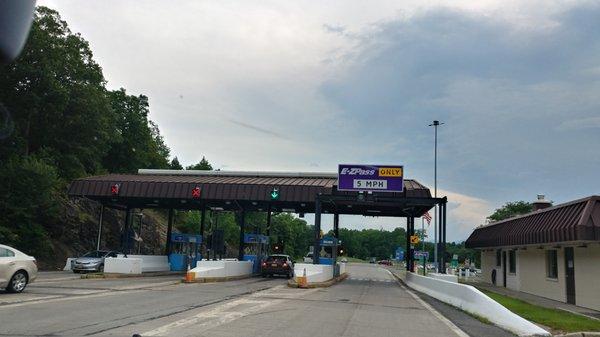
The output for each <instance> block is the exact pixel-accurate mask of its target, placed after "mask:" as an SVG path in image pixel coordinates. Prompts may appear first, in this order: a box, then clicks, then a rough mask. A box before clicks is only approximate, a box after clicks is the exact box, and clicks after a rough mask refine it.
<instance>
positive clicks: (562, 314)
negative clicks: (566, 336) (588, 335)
mask: <svg viewBox="0 0 600 337" xmlns="http://www.w3.org/2000/svg"><path fill="white" fill-rule="evenodd" d="M479 290H481V291H482V292H483V293H485V294H486V295H487V296H489V297H491V298H492V299H493V300H494V301H496V302H498V303H500V304H502V305H503V306H505V307H506V308H507V309H508V310H510V311H512V312H514V313H515V314H517V315H519V316H521V317H523V318H525V319H528V320H530V321H532V322H535V323H539V324H542V325H545V326H547V327H550V328H551V329H553V330H560V331H563V332H578V331H600V321H597V320H594V319H590V318H587V317H584V316H580V315H576V314H572V313H570V312H566V311H563V310H559V309H549V308H544V307H540V306H537V305H533V304H530V303H527V302H524V301H521V300H519V299H516V298H512V297H508V296H504V295H500V294H498V293H495V292H491V291H488V290H483V289H479Z"/></svg>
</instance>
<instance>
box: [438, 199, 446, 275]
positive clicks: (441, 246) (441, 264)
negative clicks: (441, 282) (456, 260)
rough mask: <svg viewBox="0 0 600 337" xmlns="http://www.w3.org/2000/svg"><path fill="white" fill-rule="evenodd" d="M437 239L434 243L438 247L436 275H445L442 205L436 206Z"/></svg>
mask: <svg viewBox="0 0 600 337" xmlns="http://www.w3.org/2000/svg"><path fill="white" fill-rule="evenodd" d="M438 206H439V207H438V208H437V210H438V214H437V217H438V233H439V235H438V238H439V241H438V242H437V243H436V244H437V247H438V273H441V274H445V273H446V254H445V252H444V247H445V246H446V242H445V241H444V227H445V226H444V219H442V213H443V211H442V208H443V204H440V205H438Z"/></svg>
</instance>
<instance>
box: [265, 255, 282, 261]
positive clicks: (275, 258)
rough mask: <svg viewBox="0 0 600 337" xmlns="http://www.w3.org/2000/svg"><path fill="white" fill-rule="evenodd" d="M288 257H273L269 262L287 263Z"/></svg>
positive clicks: (269, 258)
mask: <svg viewBox="0 0 600 337" xmlns="http://www.w3.org/2000/svg"><path fill="white" fill-rule="evenodd" d="M285 261H287V257H285V256H281V255H272V256H269V257H268V258H267V262H285Z"/></svg>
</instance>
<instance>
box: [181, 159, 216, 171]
mask: <svg viewBox="0 0 600 337" xmlns="http://www.w3.org/2000/svg"><path fill="white" fill-rule="evenodd" d="M185 169H186V170H202V171H212V169H213V167H212V165H211V164H210V163H209V162H208V160H206V158H205V157H204V156H202V160H200V162H199V163H198V164H194V165H190V166H188V167H186V168H185Z"/></svg>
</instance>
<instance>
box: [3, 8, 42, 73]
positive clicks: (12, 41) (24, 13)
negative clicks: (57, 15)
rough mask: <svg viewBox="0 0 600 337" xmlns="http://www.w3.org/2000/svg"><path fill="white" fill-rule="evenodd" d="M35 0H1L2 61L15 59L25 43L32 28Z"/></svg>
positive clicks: (6, 61)
mask: <svg viewBox="0 0 600 337" xmlns="http://www.w3.org/2000/svg"><path fill="white" fill-rule="evenodd" d="M34 10H35V0H2V1H0V32H2V34H0V62H1V63H8V62H10V61H12V60H14V59H15V58H16V57H17V56H19V53H21V49H23V46H24V45H25V40H26V39H27V35H28V34H29V29H30V28H31V21H32V20H33V11H34Z"/></svg>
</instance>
